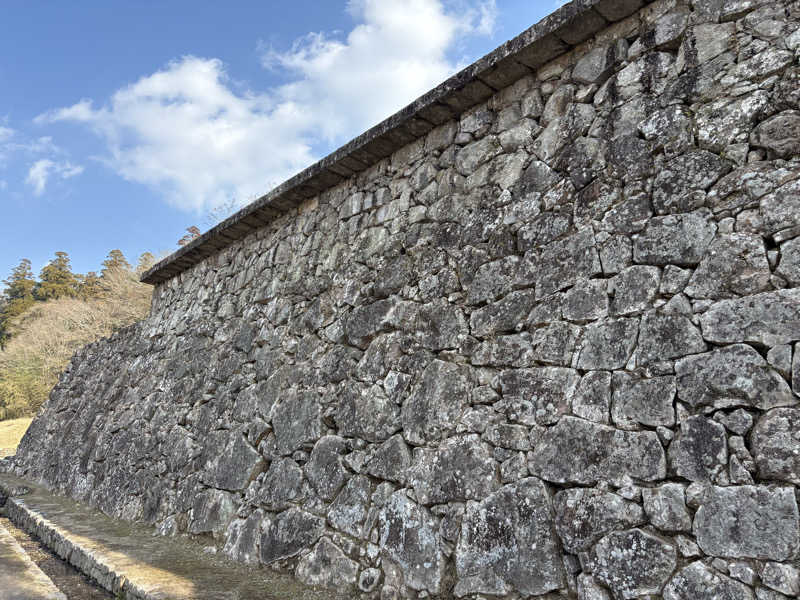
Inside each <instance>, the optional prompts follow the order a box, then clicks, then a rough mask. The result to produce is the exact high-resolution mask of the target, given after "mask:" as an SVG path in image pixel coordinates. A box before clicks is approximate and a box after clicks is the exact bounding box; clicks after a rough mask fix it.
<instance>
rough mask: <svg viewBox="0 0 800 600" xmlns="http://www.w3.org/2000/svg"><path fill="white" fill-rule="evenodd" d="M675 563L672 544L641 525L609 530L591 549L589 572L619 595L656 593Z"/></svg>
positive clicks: (622, 596)
mask: <svg viewBox="0 0 800 600" xmlns="http://www.w3.org/2000/svg"><path fill="white" fill-rule="evenodd" d="M676 564H677V552H676V551H675V547H674V546H673V545H671V544H668V543H667V542H665V541H663V540H662V539H660V538H657V537H656V536H654V535H652V534H649V533H647V532H645V531H642V530H641V529H630V530H628V531H616V532H614V533H610V534H608V535H607V536H606V537H604V538H603V539H601V540H600V541H599V542H598V543H597V545H596V546H595V547H594V548H593V549H592V552H591V569H592V574H593V575H594V576H595V577H596V578H597V579H598V580H599V581H601V582H602V583H604V584H605V585H607V586H608V587H610V588H611V590H612V591H613V592H614V593H615V595H617V596H619V597H621V598H636V597H637V596H643V595H645V594H658V593H660V592H661V588H662V587H663V586H664V584H665V583H666V582H667V579H669V577H670V575H672V572H673V571H674V570H675V566H676Z"/></svg>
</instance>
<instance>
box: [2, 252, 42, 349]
mask: <svg viewBox="0 0 800 600" xmlns="http://www.w3.org/2000/svg"><path fill="white" fill-rule="evenodd" d="M3 283H4V284H5V285H6V289H5V290H4V292H3V302H2V307H0V346H3V345H5V341H6V340H7V339H8V337H9V336H10V332H9V324H10V320H11V319H13V318H14V317H16V316H18V315H21V314H22V313H24V312H25V311H26V310H28V309H29V308H30V307H31V306H33V303H34V302H35V298H34V295H33V291H34V288H35V287H36V281H35V280H34V279H33V271H32V270H31V261H30V260H28V259H27V258H23V259H22V260H21V261H20V263H19V265H18V266H16V267H15V268H14V270H13V271H11V275H10V276H9V278H8V279H5V280H3Z"/></svg>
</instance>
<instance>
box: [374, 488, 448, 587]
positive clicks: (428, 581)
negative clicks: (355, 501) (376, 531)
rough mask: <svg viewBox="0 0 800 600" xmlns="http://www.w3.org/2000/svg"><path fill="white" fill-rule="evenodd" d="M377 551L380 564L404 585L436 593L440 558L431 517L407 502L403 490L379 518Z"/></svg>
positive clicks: (441, 572)
mask: <svg viewBox="0 0 800 600" xmlns="http://www.w3.org/2000/svg"><path fill="white" fill-rule="evenodd" d="M379 527H380V548H381V553H382V554H383V557H384V560H391V561H392V562H393V563H395V564H396V565H397V566H398V568H399V569H400V571H401V573H402V576H403V580H404V583H405V585H407V586H408V587H410V588H411V589H414V590H426V591H428V592H431V593H434V594H436V593H438V592H439V588H440V586H441V583H442V576H443V569H444V557H443V556H442V552H441V549H440V547H439V538H438V535H437V526H436V522H435V521H434V519H433V517H432V516H431V514H430V513H429V512H428V511H427V510H425V509H424V508H422V507H421V506H419V505H417V504H415V503H414V502H412V501H411V500H409V499H408V497H407V496H406V493H405V491H404V490H399V491H397V492H395V493H394V494H392V495H391V497H390V498H389V500H388V502H387V503H386V506H384V507H383V510H382V511H381V514H380V523H379Z"/></svg>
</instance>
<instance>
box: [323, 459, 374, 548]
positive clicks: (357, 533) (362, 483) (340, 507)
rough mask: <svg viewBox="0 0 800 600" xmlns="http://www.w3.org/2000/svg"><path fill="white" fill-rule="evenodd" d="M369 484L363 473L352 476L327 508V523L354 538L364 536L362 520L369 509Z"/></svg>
mask: <svg viewBox="0 0 800 600" xmlns="http://www.w3.org/2000/svg"><path fill="white" fill-rule="evenodd" d="M370 492H371V485H370V482H369V478H368V477H365V476H363V475H356V476H354V477H352V478H351V479H350V480H349V481H348V482H347V484H346V485H345V486H344V488H343V489H342V491H341V492H339V495H338V496H336V499H335V500H334V501H333V503H332V504H331V506H330V508H329V509H328V523H330V524H331V527H333V528H334V529H338V530H339V531H343V532H344V533H346V534H348V535H351V536H353V537H355V538H363V537H366V536H367V535H368V534H369V532H366V531H364V530H363V529H364V520H365V519H366V518H367V510H368V509H369V501H370Z"/></svg>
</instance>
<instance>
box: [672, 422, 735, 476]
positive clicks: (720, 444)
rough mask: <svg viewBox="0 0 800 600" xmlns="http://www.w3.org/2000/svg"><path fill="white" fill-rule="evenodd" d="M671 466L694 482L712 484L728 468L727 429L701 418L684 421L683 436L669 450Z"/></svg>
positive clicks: (681, 428) (681, 427) (681, 429)
mask: <svg viewBox="0 0 800 600" xmlns="http://www.w3.org/2000/svg"><path fill="white" fill-rule="evenodd" d="M668 456H669V464H670V468H672V469H673V470H674V471H675V473H677V474H678V475H679V476H680V477H685V478H686V479H688V480H690V481H705V482H711V481H712V480H713V478H714V476H715V475H716V474H717V473H719V472H720V471H721V470H722V469H723V468H724V467H725V466H726V465H727V464H728V439H727V436H726V435H725V428H724V427H723V426H722V425H720V424H719V423H717V422H716V421H711V420H710V419H706V418H705V417H701V416H693V417H688V418H687V419H685V420H683V421H681V424H680V434H679V435H678V437H677V439H675V440H674V441H673V442H672V443H671V444H670V446H669V453H668Z"/></svg>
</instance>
